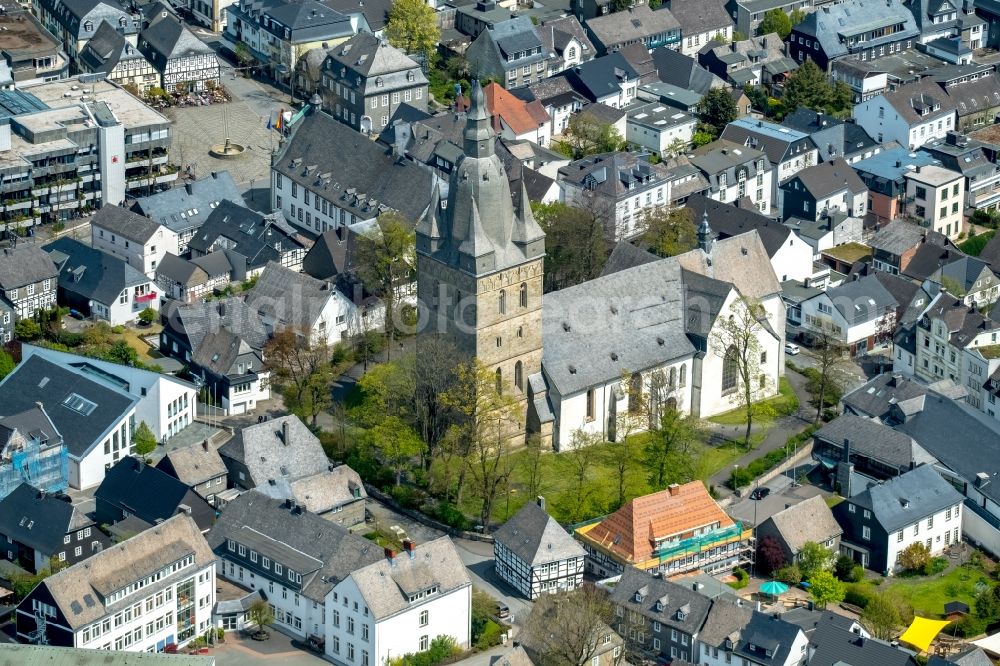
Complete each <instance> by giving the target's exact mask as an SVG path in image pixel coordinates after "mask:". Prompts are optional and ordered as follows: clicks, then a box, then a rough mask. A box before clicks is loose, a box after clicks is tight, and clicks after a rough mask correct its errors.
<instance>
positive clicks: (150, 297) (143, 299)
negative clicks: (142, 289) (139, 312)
mask: <svg viewBox="0 0 1000 666" xmlns="http://www.w3.org/2000/svg"><path fill="white" fill-rule="evenodd" d="M155 300H156V292H155V291H151V292H149V293H148V294H143V295H142V296H136V299H135V302H136V303H148V302H149V301H155Z"/></svg>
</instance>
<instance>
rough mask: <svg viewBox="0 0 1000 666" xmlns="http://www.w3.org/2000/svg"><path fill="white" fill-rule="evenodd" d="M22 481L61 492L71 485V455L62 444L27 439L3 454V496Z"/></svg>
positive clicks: (0, 469)
mask: <svg viewBox="0 0 1000 666" xmlns="http://www.w3.org/2000/svg"><path fill="white" fill-rule="evenodd" d="M22 483H30V484H31V485H33V486H34V487H35V488H38V489H39V490H44V491H46V492H49V493H52V492H59V491H62V490H66V488H67V487H68V486H69V455H68V454H67V453H66V447H65V446H64V445H62V444H57V445H54V446H44V444H43V443H41V442H38V441H36V440H33V441H28V442H25V443H24V444H23V445H21V446H19V447H17V448H16V449H14V450H12V451H11V450H8V451H5V452H4V455H3V457H2V458H0V499H3V498H4V497H6V496H7V495H9V494H10V493H11V492H13V490H14V489H15V488H17V487H18V486H19V485H21V484H22Z"/></svg>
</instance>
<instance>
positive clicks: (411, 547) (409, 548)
mask: <svg viewBox="0 0 1000 666" xmlns="http://www.w3.org/2000/svg"><path fill="white" fill-rule="evenodd" d="M416 549H417V544H416V542H415V541H413V540H412V539H403V550H405V551H406V554H407V555H409V557H410V559H411V560H412V559H413V558H414V557H416V556H417V555H416V553H415V552H414V551H416Z"/></svg>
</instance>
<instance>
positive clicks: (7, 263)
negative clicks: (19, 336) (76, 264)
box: [0, 243, 59, 331]
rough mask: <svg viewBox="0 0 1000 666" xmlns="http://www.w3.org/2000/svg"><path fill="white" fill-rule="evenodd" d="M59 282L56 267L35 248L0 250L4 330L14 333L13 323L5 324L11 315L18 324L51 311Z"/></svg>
mask: <svg viewBox="0 0 1000 666" xmlns="http://www.w3.org/2000/svg"><path fill="white" fill-rule="evenodd" d="M58 278H59V269H58V267H57V266H56V265H55V263H54V262H53V261H52V259H51V258H50V257H49V255H48V253H47V252H45V251H44V250H43V249H42V248H40V247H38V246H37V245H33V244H30V243H18V244H15V245H13V246H11V247H5V248H3V255H2V260H0V294H2V298H3V300H4V301H5V304H6V305H7V307H8V308H9V311H5V313H4V321H3V324H4V328H5V330H8V331H11V330H13V323H12V322H11V321H9V320H8V319H9V315H10V311H13V313H14V318H15V321H19V320H21V319H27V318H30V317H32V316H34V314H35V313H36V312H38V311H39V310H48V309H50V308H52V307H53V306H54V305H55V304H56V288H57V285H58Z"/></svg>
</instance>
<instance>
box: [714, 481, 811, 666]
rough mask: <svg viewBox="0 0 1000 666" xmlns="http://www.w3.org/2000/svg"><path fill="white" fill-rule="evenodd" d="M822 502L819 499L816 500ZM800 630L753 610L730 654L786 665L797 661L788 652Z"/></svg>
mask: <svg viewBox="0 0 1000 666" xmlns="http://www.w3.org/2000/svg"><path fill="white" fill-rule="evenodd" d="M820 501H822V500H820ZM801 631H802V630H801V629H799V627H798V626H797V625H794V624H792V623H791V622H785V621H784V620H782V619H781V618H780V617H774V616H773V615H770V614H767V613H761V612H759V611H755V612H754V613H753V615H752V616H751V617H750V622H749V623H747V625H746V626H745V627H743V628H742V629H741V631H740V634H739V642H738V643H736V642H735V641H734V643H736V644H735V645H734V646H733V647H734V649H733V653H734V654H737V655H740V656H742V657H744V658H745V659H747V660H748V661H752V662H753V663H758V664H760V663H763V664H782V665H783V664H786V663H789V661H793V662H794V660H796V659H799V658H800V655H793V654H791V649H792V646H793V644H794V643H795V639H796V638H798V636H799V633H800V632H801Z"/></svg>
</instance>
